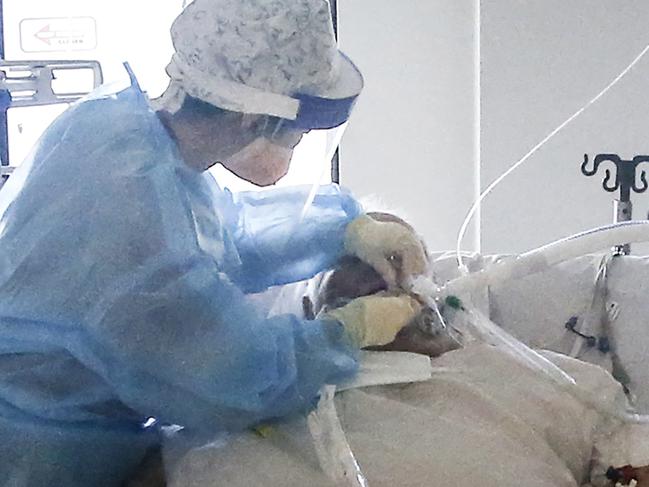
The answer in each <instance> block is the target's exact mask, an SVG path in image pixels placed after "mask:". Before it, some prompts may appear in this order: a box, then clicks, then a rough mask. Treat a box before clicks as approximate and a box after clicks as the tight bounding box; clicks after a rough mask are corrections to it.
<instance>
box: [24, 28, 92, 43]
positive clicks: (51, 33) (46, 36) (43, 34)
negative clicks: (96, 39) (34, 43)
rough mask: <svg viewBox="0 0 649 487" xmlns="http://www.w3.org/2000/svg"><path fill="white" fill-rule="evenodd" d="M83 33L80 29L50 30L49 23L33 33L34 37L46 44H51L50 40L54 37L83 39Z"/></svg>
mask: <svg viewBox="0 0 649 487" xmlns="http://www.w3.org/2000/svg"><path fill="white" fill-rule="evenodd" d="M84 35H85V33H84V32H80V31H68V32H66V31H56V30H52V27H51V25H50V24H47V25H46V26H45V27H43V28H42V29H41V30H39V31H38V32H36V34H34V37H36V39H39V40H41V41H43V42H44V43H46V44H47V45H48V46H51V45H52V41H53V40H56V39H83V37H84Z"/></svg>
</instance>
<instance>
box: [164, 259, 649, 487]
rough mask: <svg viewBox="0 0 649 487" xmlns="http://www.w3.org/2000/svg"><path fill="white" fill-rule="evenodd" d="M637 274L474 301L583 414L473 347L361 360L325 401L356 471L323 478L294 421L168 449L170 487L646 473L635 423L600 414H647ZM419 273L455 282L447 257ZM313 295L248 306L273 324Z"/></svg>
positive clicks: (318, 458) (547, 481) (542, 282)
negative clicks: (534, 356) (568, 383)
mask: <svg viewBox="0 0 649 487" xmlns="http://www.w3.org/2000/svg"><path fill="white" fill-rule="evenodd" d="M513 260H516V257H508V256H485V257H483V256H479V255H473V256H469V257H467V258H466V259H465V263H466V264H467V265H468V268H469V269H470V271H471V272H472V273H474V274H475V275H479V274H480V270H481V269H485V268H490V267H491V266H493V265H494V263H505V264H506V263H507V262H508V261H513ZM647 271H649V258H647V257H630V256H617V257H614V258H612V257H610V256H608V257H607V254H595V255H585V256H580V257H577V258H571V259H568V260H566V261H564V262H562V263H560V264H558V265H553V266H548V267H547V268H546V269H545V270H543V271H541V272H535V273H532V274H531V275H527V276H523V275H520V276H518V277H516V278H508V279H504V280H499V281H497V282H494V283H491V284H490V285H488V286H483V287H480V288H479V289H477V291H474V292H473V293H472V305H473V306H475V308H476V310H477V311H478V312H480V313H483V314H484V315H485V316H488V317H489V318H491V320H493V322H494V323H497V324H498V325H499V326H500V327H501V328H502V329H503V330H505V331H507V332H509V333H510V334H511V335H513V336H515V337H516V338H518V339H519V340H521V341H522V342H524V343H525V344H527V345H529V346H530V347H532V348H534V349H544V350H545V351H543V352H542V353H541V355H542V357H543V358H544V359H547V360H548V361H549V362H551V363H553V364H556V365H558V366H559V367H560V369H561V370H562V371H565V372H566V373H567V374H568V375H569V376H570V377H571V378H572V379H574V380H575V381H576V384H577V385H578V386H579V387H580V388H581V389H582V390H584V391H589V392H590V393H591V396H590V400H586V401H585V400H583V398H582V397H580V396H579V395H578V394H573V393H571V392H570V391H569V390H568V389H567V388H563V387H559V386H558V385H557V383H555V382H554V381H553V380H551V378H550V377H548V376H547V375H546V374H544V373H543V372H542V371H539V370H534V368H533V367H532V368H530V367H529V366H526V365H525V364H523V363H522V362H521V361H519V360H516V359H515V358H514V357H513V356H512V355H511V354H510V353H507V352H508V351H506V350H503V349H502V348H501V347H499V346H493V345H489V344H484V343H481V342H480V341H475V342H471V343H468V344H466V345H465V347H464V348H462V349H460V350H455V351H450V352H448V353H446V354H444V355H442V356H441V357H438V358H435V359H432V361H430V362H428V359H427V358H426V357H422V356H419V355H413V354H407V353H399V352H365V353H364V354H363V357H362V361H361V363H362V366H361V372H360V374H359V377H358V379H357V381H356V383H353V384H347V385H343V386H342V387H341V388H340V389H341V390H339V391H338V393H337V395H336V398H335V407H336V409H335V410H336V412H337V415H338V418H339V420H340V424H341V426H342V430H343V431H344V434H345V439H346V441H347V442H348V445H349V447H350V450H351V452H353V455H354V459H355V460H356V461H357V462H358V466H359V470H358V471H355V470H354V469H353V468H350V469H348V470H347V472H346V473H345V475H343V476H338V477H337V478H334V477H332V475H330V473H331V472H326V470H327V468H329V469H331V468H332V466H331V465H327V462H326V461H324V462H323V459H322V453H321V452H319V451H318V441H317V438H316V437H315V436H317V435H315V436H314V433H313V425H312V424H310V422H309V421H310V420H309V419H307V418H293V419H290V420H287V421H285V422H282V423H278V424H276V425H273V427H272V428H271V429H270V433H269V434H268V435H263V436H262V435H259V434H256V433H253V432H250V433H245V434H241V435H236V436H233V437H229V438H218V439H215V440H214V441H213V442H212V443H208V444H206V445H201V446H200V447H198V448H194V449H191V450H189V451H184V452H183V453H182V454H178V451H174V449H173V445H172V443H173V442H170V444H171V445H172V446H169V447H167V451H168V452H171V453H168V454H167V463H168V476H169V484H170V485H171V486H178V487H180V486H187V487H197V486H208V485H209V486H211V485H228V486H235V487H236V486H239V485H240V486H244V485H245V486H248V485H269V486H270V485H285V486H302V485H310V486H328V485H357V486H361V485H370V486H386V487H387V486H413V487H415V486H442V485H457V486H474V485H476V486H481V487H488V486H494V487H495V486H499V487H508V486H512V487H513V486H519V485H525V486H539V487H561V486H566V487H568V486H579V485H586V484H588V483H589V482H591V481H592V483H593V485H612V484H611V483H610V482H609V480H608V479H607V478H606V470H607V468H608V467H609V466H611V465H619V466H621V465H625V464H628V463H631V464H635V465H646V464H648V463H649V426H647V425H646V424H644V423H645V421H644V420H643V419H640V417H637V418H636V419H637V421H631V422H627V421H624V420H622V418H621V416H619V417H616V416H615V415H611V414H607V411H613V410H618V411H624V410H627V409H628V408H629V402H631V403H632V405H633V407H634V408H635V410H636V411H638V412H641V413H646V412H649V370H647V368H646V366H645V365H644V355H645V350H647V349H648V348H649V334H647V333H646V332H645V331H644V330H645V327H646V324H645V316H647V312H648V311H649V301H648V300H647V299H644V295H645V294H646V293H645V291H644V289H646V288H647V287H649V281H648V280H647V278H646V277H645V276H646V275H647ZM431 272H432V275H433V277H434V278H435V280H436V282H447V281H453V279H454V278H456V277H457V276H458V268H457V261H456V259H455V257H454V256H451V255H437V256H435V258H434V262H433V265H432V269H431ZM316 287H317V284H316ZM313 289H314V283H313V281H311V282H308V283H299V284H296V285H295V286H289V287H285V288H283V289H281V290H274V291H272V292H271V293H269V294H267V295H265V296H258V297H255V298H253V299H254V300H256V302H257V304H258V305H262V306H263V305H264V303H266V305H267V306H268V311H269V312H270V313H271V314H272V313H283V312H293V313H299V312H300V305H301V297H302V296H303V295H304V294H305V293H309V292H313ZM422 359H423V361H422ZM619 368H621V370H622V371H623V373H624V374H625V375H624V376H623V377H619V375H620V370H616V369H619ZM616 374H617V375H616ZM613 375H616V377H615V378H614V377H613ZM625 388H626V389H625ZM589 401H590V402H589ZM338 455H339V457H340V456H342V455H343V454H342V453H340V452H338ZM334 456H335V455H334ZM359 472H361V473H362V477H361V473H359ZM328 473H329V475H328ZM354 476H356V478H353V477H354Z"/></svg>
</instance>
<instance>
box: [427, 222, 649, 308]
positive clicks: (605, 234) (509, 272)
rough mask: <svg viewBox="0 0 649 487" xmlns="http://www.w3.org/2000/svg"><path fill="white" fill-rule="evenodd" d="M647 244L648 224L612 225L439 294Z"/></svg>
mask: <svg viewBox="0 0 649 487" xmlns="http://www.w3.org/2000/svg"><path fill="white" fill-rule="evenodd" d="M647 241H649V221H647V220H638V221H629V222H620V223H614V224H611V225H606V226H603V227H599V228H595V229H592V230H587V231H585V232H581V233H578V234H576V235H573V236H571V237H567V238H564V239H561V240H558V241H556V242H553V243H551V244H548V245H544V246H543V247H540V248H538V249H535V250H532V251H530V252H526V253H524V254H521V255H520V256H518V257H516V258H514V259H512V260H504V261H501V262H496V263H494V264H492V265H490V266H488V267H487V268H485V269H483V270H481V271H479V272H475V273H473V274H468V275H465V276H461V277H458V278H456V279H453V280H451V281H449V282H448V283H447V284H446V285H444V286H442V287H441V288H440V289H439V290H438V293H439V295H440V297H445V296H449V295H457V296H459V297H462V296H467V295H468V294H470V293H471V292H472V291H474V290H476V289H480V288H484V287H486V286H489V285H493V284H498V283H501V282H504V281H506V280H509V279H517V278H521V277H524V276H527V275H530V274H534V273H537V272H540V271H543V270H545V269H547V268H549V267H551V266H553V265H555V264H558V263H559V262H563V261H565V260H569V259H572V258H575V257H579V256H581V255H585V254H589V253H595V252H599V251H601V250H605V249H608V248H611V247H614V246H615V245H619V244H620V243H638V242H647Z"/></svg>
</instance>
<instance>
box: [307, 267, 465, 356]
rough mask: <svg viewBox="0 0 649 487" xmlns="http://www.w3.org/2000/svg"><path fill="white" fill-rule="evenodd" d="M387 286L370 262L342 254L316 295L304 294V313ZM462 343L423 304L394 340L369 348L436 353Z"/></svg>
mask: <svg viewBox="0 0 649 487" xmlns="http://www.w3.org/2000/svg"><path fill="white" fill-rule="evenodd" d="M387 289H388V286H387V284H386V282H385V281H384V280H383V278H382V277H381V276H380V275H379V273H378V272H377V271H375V270H374V269H373V268H372V267H371V266H370V265H368V264H366V263H364V262H362V261H361V260H360V259H357V258H356V257H343V258H342V259H341V260H340V261H339V262H338V264H337V265H336V267H335V268H334V270H333V271H331V272H330V273H329V274H328V275H327V276H326V277H325V279H324V281H323V283H322V285H321V286H320V288H319V290H318V292H317V295H316V296H315V299H314V300H311V299H309V298H308V297H305V298H304V301H303V305H304V313H305V317H307V318H308V319H313V318H314V317H315V316H317V315H318V314H319V313H321V312H324V311H327V310H331V309H335V308H339V307H341V306H344V305H345V304H347V303H349V302H350V301H352V300H353V299H356V298H359V297H361V296H369V295H372V294H377V293H384V292H386V291H387ZM402 292H404V293H405V291H402ZM459 347H460V345H459V343H458V340H457V338H456V337H455V336H453V335H452V334H451V333H450V331H449V330H447V329H444V328H443V326H442V325H441V323H440V322H439V318H438V316H437V314H436V313H435V312H434V311H433V310H432V309H430V308H429V307H426V306H424V307H423V308H422V311H421V313H419V315H418V316H417V317H415V319H413V320H412V321H411V322H410V323H408V324H407V325H406V326H405V327H404V328H402V329H401V331H400V332H399V333H398V334H397V336H396V338H395V339H394V341H393V342H391V343H389V344H387V345H384V346H380V347H370V348H368V349H369V350H382V351H402V352H413V353H421V354H424V355H428V356H431V357H437V356H439V355H441V354H443V353H444V352H447V351H450V350H455V349H457V348H459Z"/></svg>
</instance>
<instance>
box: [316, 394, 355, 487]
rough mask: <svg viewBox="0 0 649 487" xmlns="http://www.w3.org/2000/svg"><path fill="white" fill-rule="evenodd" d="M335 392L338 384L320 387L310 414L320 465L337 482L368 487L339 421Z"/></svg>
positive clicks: (351, 486)
mask: <svg viewBox="0 0 649 487" xmlns="http://www.w3.org/2000/svg"><path fill="white" fill-rule="evenodd" d="M335 392H336V387H335V386H331V385H329V386H324V387H323V388H322V389H321V390H320V401H319V402H318V407H317V408H316V410H315V411H313V412H312V413H311V414H309V416H308V418H307V423H308V426H309V431H310V433H311V437H312V439H313V446H314V448H315V450H316V454H317V456H318V461H319V462H320V468H321V469H322V471H323V472H324V473H325V475H327V477H329V478H330V479H331V480H332V481H333V482H335V483H336V485H347V486H349V487H368V483H367V479H366V478H365V476H364V475H363V472H362V471H361V468H360V466H359V465H358V462H357V461H356V458H355V457H354V453H353V452H352V450H351V448H350V446H349V443H348V442H347V438H346V437H345V432H344V431H343V428H342V425H341V424H340V419H339V418H338V414H337V412H336V405H335V404H334V395H335Z"/></svg>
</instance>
